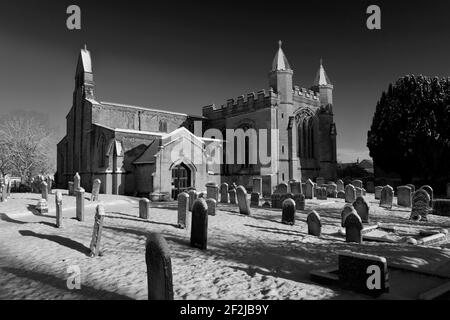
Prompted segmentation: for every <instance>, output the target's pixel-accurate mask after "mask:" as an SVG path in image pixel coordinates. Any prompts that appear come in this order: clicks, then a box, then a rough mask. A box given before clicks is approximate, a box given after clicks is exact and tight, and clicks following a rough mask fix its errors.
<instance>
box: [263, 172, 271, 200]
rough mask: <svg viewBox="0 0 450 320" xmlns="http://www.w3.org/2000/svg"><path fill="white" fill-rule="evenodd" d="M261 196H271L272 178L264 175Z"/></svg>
mask: <svg viewBox="0 0 450 320" xmlns="http://www.w3.org/2000/svg"><path fill="white" fill-rule="evenodd" d="M261 192H262V196H263V197H270V195H271V194H272V176H271V175H264V176H262V191H261Z"/></svg>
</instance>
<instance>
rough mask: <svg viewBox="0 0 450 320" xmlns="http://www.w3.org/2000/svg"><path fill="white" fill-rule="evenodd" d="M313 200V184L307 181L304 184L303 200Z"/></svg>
mask: <svg viewBox="0 0 450 320" xmlns="http://www.w3.org/2000/svg"><path fill="white" fill-rule="evenodd" d="M313 198H314V182H312V181H311V179H308V180H307V181H306V184H305V199H313Z"/></svg>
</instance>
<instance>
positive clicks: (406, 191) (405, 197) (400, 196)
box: [397, 186, 412, 207]
mask: <svg viewBox="0 0 450 320" xmlns="http://www.w3.org/2000/svg"><path fill="white" fill-rule="evenodd" d="M411 202H412V190H411V188H410V187H409V186H400V187H397V204H398V205H399V206H403V207H411Z"/></svg>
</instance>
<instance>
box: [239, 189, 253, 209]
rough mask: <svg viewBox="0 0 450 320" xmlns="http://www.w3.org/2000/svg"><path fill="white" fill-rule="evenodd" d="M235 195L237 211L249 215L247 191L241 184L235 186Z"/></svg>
mask: <svg viewBox="0 0 450 320" xmlns="http://www.w3.org/2000/svg"><path fill="white" fill-rule="evenodd" d="M236 195H237V200H238V206H239V213H240V214H245V215H250V213H251V212H250V201H249V199H248V198H247V191H246V190H245V188H244V187H243V186H239V187H237V188H236Z"/></svg>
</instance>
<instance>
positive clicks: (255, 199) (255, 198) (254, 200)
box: [250, 192, 260, 207]
mask: <svg viewBox="0 0 450 320" xmlns="http://www.w3.org/2000/svg"><path fill="white" fill-rule="evenodd" d="M259 198H260V195H259V193H258V192H252V194H251V195H250V206H251V207H258V206H259Z"/></svg>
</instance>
